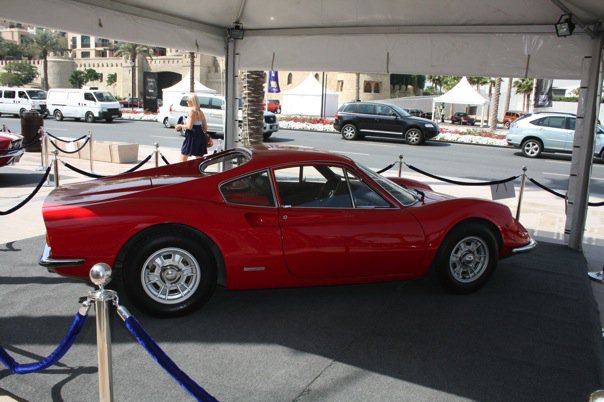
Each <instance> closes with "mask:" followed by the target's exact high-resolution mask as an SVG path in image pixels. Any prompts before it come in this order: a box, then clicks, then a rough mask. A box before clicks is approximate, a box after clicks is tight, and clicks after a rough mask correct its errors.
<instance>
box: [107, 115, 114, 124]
mask: <svg viewBox="0 0 604 402" xmlns="http://www.w3.org/2000/svg"><path fill="white" fill-rule="evenodd" d="M105 121H106V122H107V123H111V122H112V121H113V117H111V116H109V117H105Z"/></svg>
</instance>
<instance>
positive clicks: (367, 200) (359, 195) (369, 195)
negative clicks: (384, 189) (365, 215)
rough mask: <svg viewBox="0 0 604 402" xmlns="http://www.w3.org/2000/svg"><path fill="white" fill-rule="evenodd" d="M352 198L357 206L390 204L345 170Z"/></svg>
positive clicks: (383, 206)
mask: <svg viewBox="0 0 604 402" xmlns="http://www.w3.org/2000/svg"><path fill="white" fill-rule="evenodd" d="M347 174H348V182H349V183H350V191H351V192H352V199H353V200H354V205H355V206H356V207H357V208H389V207H390V204H389V203H388V201H386V200H385V199H384V198H382V196H381V195H379V194H378V193H376V192H375V191H373V189H372V188H371V187H369V186H368V185H367V184H365V183H363V181H362V180H361V179H359V178H358V177H357V176H355V175H354V174H352V173H351V172H347Z"/></svg>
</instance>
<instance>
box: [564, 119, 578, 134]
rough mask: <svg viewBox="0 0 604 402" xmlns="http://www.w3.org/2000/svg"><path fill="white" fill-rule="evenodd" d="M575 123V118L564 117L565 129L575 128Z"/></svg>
mask: <svg viewBox="0 0 604 402" xmlns="http://www.w3.org/2000/svg"><path fill="white" fill-rule="evenodd" d="M576 124H577V119H575V118H574V117H568V118H567V119H566V129H567V130H573V131H574V130H575V125H576Z"/></svg>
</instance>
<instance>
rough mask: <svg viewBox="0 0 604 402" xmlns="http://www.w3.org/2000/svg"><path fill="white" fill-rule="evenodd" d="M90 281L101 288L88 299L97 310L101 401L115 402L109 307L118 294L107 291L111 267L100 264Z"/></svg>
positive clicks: (91, 270)
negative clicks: (106, 286)
mask: <svg viewBox="0 0 604 402" xmlns="http://www.w3.org/2000/svg"><path fill="white" fill-rule="evenodd" d="M90 280H91V281H92V283H94V284H95V285H97V286H98V287H99V289H98V290H96V291H91V292H90V293H89V294H88V298H89V299H90V300H92V301H94V308H95V310H96V347H97V355H98V363H99V400H100V401H101V402H112V401H113V376H112V371H111V364H112V362H111V328H110V326H109V324H110V321H109V307H110V305H111V304H112V303H114V302H115V301H116V300H117V293H116V292H115V291H113V290H105V285H107V284H108V283H109V282H110V281H111V267H110V266H109V265H107V264H104V263H98V264H95V265H93V266H92V268H91V269H90Z"/></svg>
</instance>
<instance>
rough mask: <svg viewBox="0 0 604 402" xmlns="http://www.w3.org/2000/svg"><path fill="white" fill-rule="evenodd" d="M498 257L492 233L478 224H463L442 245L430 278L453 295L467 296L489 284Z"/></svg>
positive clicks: (448, 235)
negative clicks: (465, 294)
mask: <svg viewBox="0 0 604 402" xmlns="http://www.w3.org/2000/svg"><path fill="white" fill-rule="evenodd" d="M498 256H499V246H498V243H497V241H496V239H495V235H494V234H493V232H492V231H491V230H490V229H489V228H488V227H487V226H486V225H484V224H481V223H478V222H468V223H462V224H460V225H459V226H457V227H455V228H454V229H453V230H451V232H449V233H448V234H447V236H446V237H445V240H444V241H443V243H442V244H441V246H440V248H439V250H438V253H437V255H436V259H435V261H434V265H433V266H432V275H433V277H435V278H436V279H437V280H438V281H439V282H440V283H441V284H442V285H443V287H444V288H445V289H446V290H448V291H450V292H452V293H460V294H463V293H470V292H474V291H476V290H478V289H480V288H481V287H482V286H484V284H485V283H486V282H487V281H488V280H489V278H490V277H491V275H492V274H493V272H494V271H495V267H496V265H497V259H498Z"/></svg>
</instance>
